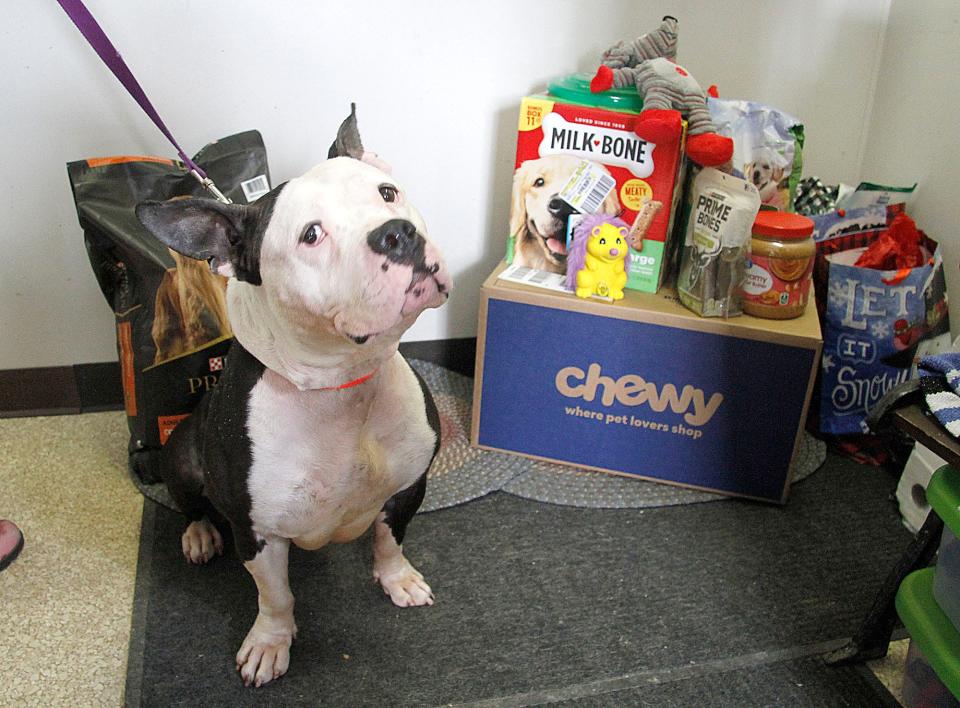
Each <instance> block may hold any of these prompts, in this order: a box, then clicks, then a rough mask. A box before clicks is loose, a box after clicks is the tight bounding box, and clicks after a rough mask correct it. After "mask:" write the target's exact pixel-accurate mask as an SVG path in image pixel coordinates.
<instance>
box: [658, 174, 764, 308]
mask: <svg viewBox="0 0 960 708" xmlns="http://www.w3.org/2000/svg"><path fill="white" fill-rule="evenodd" d="M691 198H692V202H691V207H690V217H689V220H688V221H687V229H686V235H685V238H684V242H683V251H682V253H681V254H680V275H679V276H678V278H677V292H678V294H679V295H680V301H681V302H682V303H683V304H684V305H685V306H686V307H688V308H689V309H691V310H693V311H694V312H696V313H697V314H698V315H700V316H702V317H732V316H734V315H739V314H740V313H741V312H742V310H743V297H742V292H741V288H742V286H743V281H744V278H745V277H746V266H747V259H748V257H749V255H750V238H751V227H752V226H753V221H754V219H755V218H756V216H757V212H759V211H760V193H759V192H758V191H757V188H756V187H755V186H754V185H752V184H750V183H749V182H747V181H746V180H742V179H739V178H737V177H734V176H733V175H729V174H725V173H723V172H721V171H720V170H716V169H713V168H710V167H708V168H706V169H704V170H702V171H701V172H700V173H699V174H698V175H697V176H696V177H695V178H694V180H693V188H692V190H691Z"/></svg>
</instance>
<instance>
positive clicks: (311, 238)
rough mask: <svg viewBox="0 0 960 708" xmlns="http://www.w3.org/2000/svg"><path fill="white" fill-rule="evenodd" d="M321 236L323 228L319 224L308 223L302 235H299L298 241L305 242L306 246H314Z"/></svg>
mask: <svg viewBox="0 0 960 708" xmlns="http://www.w3.org/2000/svg"><path fill="white" fill-rule="evenodd" d="M323 236H324V233H323V228H322V227H321V226H320V224H310V225H309V226H308V227H307V228H306V229H304V231H303V236H301V237H300V243H305V244H307V245H308V246H316V245H317V244H318V243H320V241H322V240H323Z"/></svg>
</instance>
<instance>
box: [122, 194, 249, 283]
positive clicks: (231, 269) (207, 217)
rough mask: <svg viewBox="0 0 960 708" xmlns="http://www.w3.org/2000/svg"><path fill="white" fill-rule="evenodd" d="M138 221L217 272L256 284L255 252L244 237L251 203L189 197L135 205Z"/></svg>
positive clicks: (178, 250)
mask: <svg viewBox="0 0 960 708" xmlns="http://www.w3.org/2000/svg"><path fill="white" fill-rule="evenodd" d="M137 218H138V219H139V220H140V223H141V224H143V225H144V226H146V227H147V229H148V230H149V231H150V233H152V234H153V235H154V236H156V237H157V238H158V239H159V240H160V241H161V242H162V243H164V244H166V245H167V246H169V247H170V248H172V249H173V250H174V251H176V252H177V253H182V254H183V255H185V256H188V257H190V258H196V259H197V260H202V261H208V262H209V263H210V269H211V270H213V271H214V272H215V273H218V274H219V275H223V276H226V277H228V278H229V277H236V278H238V279H239V280H246V281H248V282H251V283H253V284H254V285H259V284H260V273H259V267H258V266H259V263H258V261H259V254H258V253H257V254H253V253H250V252H249V251H250V250H251V249H250V246H252V244H249V243H248V239H247V238H246V236H247V234H248V232H249V231H250V230H251V228H252V227H253V226H254V225H255V224H256V221H257V219H256V215H255V214H254V213H253V207H248V206H243V205H242V204H223V203H221V202H218V201H217V200H215V199H203V198H197V197H194V198H190V199H175V200H172V201H168V202H155V201H149V202H142V203H141V204H138V205H137Z"/></svg>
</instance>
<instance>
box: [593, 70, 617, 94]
mask: <svg viewBox="0 0 960 708" xmlns="http://www.w3.org/2000/svg"><path fill="white" fill-rule="evenodd" d="M611 86H613V69H611V68H610V67H609V66H601V67H600V68H599V69H597V73H596V75H595V76H594V77H593V78H592V79H590V92H591V93H603V92H604V91H607V90H609V89H610V87H611Z"/></svg>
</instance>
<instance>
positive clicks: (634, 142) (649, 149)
mask: <svg viewBox="0 0 960 708" xmlns="http://www.w3.org/2000/svg"><path fill="white" fill-rule="evenodd" d="M655 147H656V145H654V144H653V143H648V142H647V141H646V140H643V139H641V138H640V137H639V136H638V135H637V134H636V133H633V132H631V131H627V130H611V129H609V128H600V127H597V126H593V125H580V124H578V123H569V122H567V121H566V120H564V119H563V116H561V115H559V114H557V113H550V114H549V115H547V116H545V117H544V119H543V142H541V143H540V157H544V156H546V155H561V154H562V155H576V156H577V157H582V158H584V159H587V160H593V161H594V162H602V163H603V164H606V165H621V166H623V167H626V168H627V169H629V170H630V171H631V172H632V173H633V174H634V176H635V177H649V176H650V175H652V174H653V150H654V148H655Z"/></svg>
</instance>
